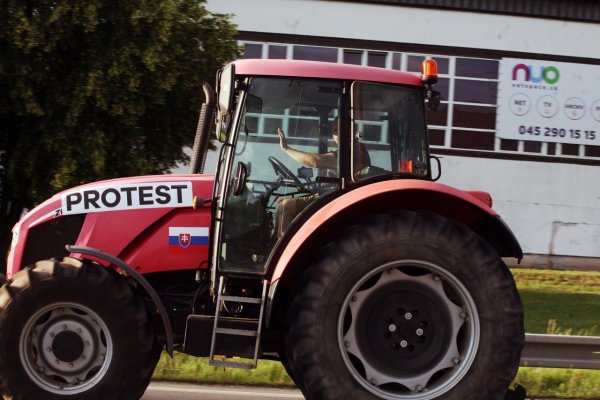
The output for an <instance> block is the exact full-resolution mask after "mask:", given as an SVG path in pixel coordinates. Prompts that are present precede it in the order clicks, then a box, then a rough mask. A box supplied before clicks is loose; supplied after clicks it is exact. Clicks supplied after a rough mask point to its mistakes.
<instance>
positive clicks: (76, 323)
mask: <svg viewBox="0 0 600 400" xmlns="http://www.w3.org/2000/svg"><path fill="white" fill-rule="evenodd" d="M159 352H160V348H159V346H157V344H156V341H155V336H154V330H153V326H152V324H151V322H150V320H149V318H148V312H147V309H146V307H145V306H144V304H143V303H142V301H141V300H140V299H139V298H138V296H136V294H135V293H134V290H133V289H132V287H131V286H130V285H129V284H128V283H127V282H126V281H125V279H124V278H123V277H121V276H119V275H118V274H116V273H115V272H114V271H112V270H109V269H107V268H105V267H103V266H101V265H98V264H94V263H92V262H89V261H79V260H76V259H72V258H65V259H63V260H61V261H54V260H49V261H42V262H38V263H36V264H35V265H34V266H32V267H29V268H25V269H24V270H23V271H21V272H19V273H17V274H15V275H14V276H13V279H11V280H10V282H8V284H7V285H5V286H4V287H2V289H0V393H1V394H2V395H4V396H5V397H8V398H11V399H15V400H33V399H47V400H54V399H74V400H75V399H77V400H79V399H82V400H83V399H86V400H88V399H89V400H94V399H97V400H101V399H102V400H107V399H138V398H140V397H141V395H142V394H143V392H144V390H145V388H146V385H147V384H148V382H149V377H150V375H151V374H152V371H153V369H154V366H155V363H156V361H157V355H158V354H159Z"/></svg>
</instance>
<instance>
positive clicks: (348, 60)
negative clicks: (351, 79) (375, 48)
mask: <svg viewBox="0 0 600 400" xmlns="http://www.w3.org/2000/svg"><path fill="white" fill-rule="evenodd" d="M361 62H362V52H360V51H352V50H344V64H354V65H360V64H361Z"/></svg>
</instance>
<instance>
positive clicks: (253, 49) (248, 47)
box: [244, 43, 262, 58]
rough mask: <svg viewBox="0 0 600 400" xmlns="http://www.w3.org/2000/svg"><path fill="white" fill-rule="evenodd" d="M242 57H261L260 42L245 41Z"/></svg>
mask: <svg viewBox="0 0 600 400" xmlns="http://www.w3.org/2000/svg"><path fill="white" fill-rule="evenodd" d="M244 58H262V44H256V43H246V44H245V45H244Z"/></svg>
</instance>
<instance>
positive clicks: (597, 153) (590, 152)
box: [585, 146, 600, 157]
mask: <svg viewBox="0 0 600 400" xmlns="http://www.w3.org/2000/svg"><path fill="white" fill-rule="evenodd" d="M585 156H586V157H600V146H585Z"/></svg>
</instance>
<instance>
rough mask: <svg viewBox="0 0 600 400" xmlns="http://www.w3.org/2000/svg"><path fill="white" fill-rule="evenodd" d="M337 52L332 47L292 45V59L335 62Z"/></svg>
mask: <svg viewBox="0 0 600 400" xmlns="http://www.w3.org/2000/svg"><path fill="white" fill-rule="evenodd" d="M337 53H338V50H337V49H336V48H333V47H317V46H294V60H310V61H326V62H337Z"/></svg>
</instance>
